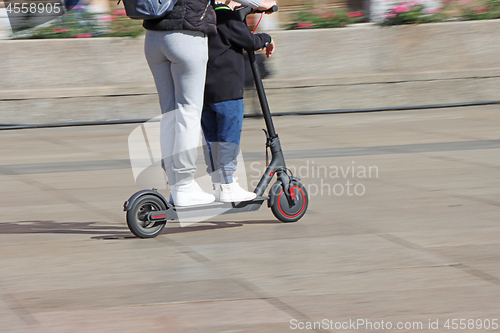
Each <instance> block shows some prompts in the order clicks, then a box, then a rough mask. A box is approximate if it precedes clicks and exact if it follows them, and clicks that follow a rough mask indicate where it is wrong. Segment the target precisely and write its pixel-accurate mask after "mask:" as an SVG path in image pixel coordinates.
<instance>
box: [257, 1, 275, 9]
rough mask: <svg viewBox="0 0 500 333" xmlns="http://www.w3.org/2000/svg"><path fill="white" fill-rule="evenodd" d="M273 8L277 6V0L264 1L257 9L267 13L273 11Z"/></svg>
mask: <svg viewBox="0 0 500 333" xmlns="http://www.w3.org/2000/svg"><path fill="white" fill-rule="evenodd" d="M273 6H276V1H275V0H262V1H261V2H260V6H259V7H257V8H256V9H257V10H260V11H266V10H269V9H271V8H272V7H273Z"/></svg>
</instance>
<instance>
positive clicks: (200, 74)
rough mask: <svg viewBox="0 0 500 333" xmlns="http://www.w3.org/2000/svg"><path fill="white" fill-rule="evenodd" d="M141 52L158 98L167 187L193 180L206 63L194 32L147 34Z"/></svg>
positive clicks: (203, 45) (201, 39)
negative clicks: (144, 56) (152, 78)
mask: <svg viewBox="0 0 500 333" xmlns="http://www.w3.org/2000/svg"><path fill="white" fill-rule="evenodd" d="M144 51H145V54H146V59H147V61H148V65H149V68H150V69H151V72H152V73H153V77H154V80H155V84H156V90H157V91H158V97H159V99H160V107H161V112H162V118H161V123H160V131H161V133H160V141H161V142H160V144H161V154H162V164H163V168H164V169H165V173H166V175H167V178H168V184H170V185H185V184H188V183H190V182H191V181H192V180H193V179H194V173H195V171H196V165H195V162H196V158H197V148H198V145H199V142H200V126H201V111H202V108H203V94H204V89H205V76H206V69H207V60H208V44H207V37H206V36H205V34H203V33H201V32H195V31H185V30H182V31H151V30H147V31H146V41H145V44H144Z"/></svg>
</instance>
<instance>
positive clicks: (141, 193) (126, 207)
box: [123, 190, 172, 211]
mask: <svg viewBox="0 0 500 333" xmlns="http://www.w3.org/2000/svg"><path fill="white" fill-rule="evenodd" d="M147 194H150V195H154V196H157V197H158V198H159V199H160V200H161V201H163V203H165V206H166V207H167V208H170V207H171V206H172V205H171V204H170V203H169V202H168V201H167V200H166V199H165V197H164V196H163V195H161V193H159V192H158V191H156V190H141V191H138V192H135V193H134V194H132V196H131V197H130V198H129V199H128V200H127V201H125V203H124V204H123V210H124V211H128V210H130V208H132V205H133V204H134V202H135V201H136V200H137V199H139V198H140V197H142V196H144V195H147Z"/></svg>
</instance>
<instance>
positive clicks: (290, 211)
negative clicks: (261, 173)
mask: <svg viewBox="0 0 500 333" xmlns="http://www.w3.org/2000/svg"><path fill="white" fill-rule="evenodd" d="M273 188H274V189H275V191H274V195H275V197H274V202H273V204H272V206H271V211H272V212H273V214H274V216H276V218H277V219H278V220H280V221H281V222H296V221H298V220H300V219H301V218H302V216H304V214H305V213H306V211H307V206H308V205H309V196H308V194H307V191H306V189H305V187H304V185H302V184H301V183H300V182H298V181H296V180H293V181H292V182H291V190H292V196H294V197H295V203H294V204H293V205H290V204H289V203H288V200H287V198H286V196H285V193H284V191H283V184H280V185H279V186H277V187H274V186H273Z"/></svg>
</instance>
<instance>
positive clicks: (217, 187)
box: [212, 183, 220, 201]
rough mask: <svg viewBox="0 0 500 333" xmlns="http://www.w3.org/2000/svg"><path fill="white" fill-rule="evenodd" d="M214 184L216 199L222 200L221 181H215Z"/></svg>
mask: <svg viewBox="0 0 500 333" xmlns="http://www.w3.org/2000/svg"><path fill="white" fill-rule="evenodd" d="M212 186H213V192H212V193H213V194H214V197H215V201H220V183H213V184H212Z"/></svg>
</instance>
